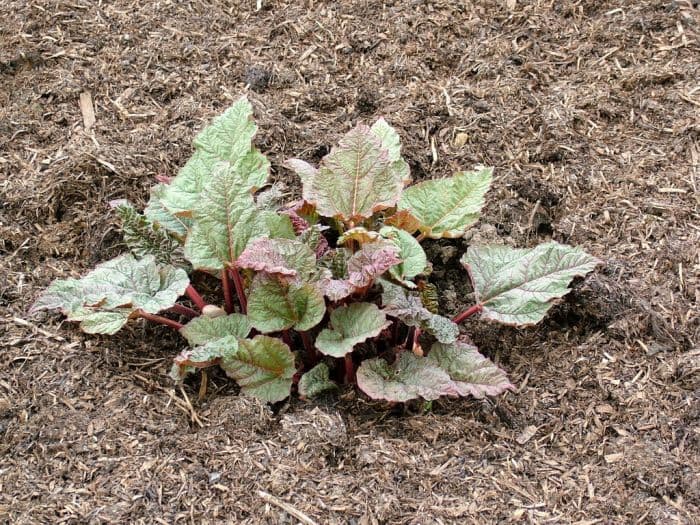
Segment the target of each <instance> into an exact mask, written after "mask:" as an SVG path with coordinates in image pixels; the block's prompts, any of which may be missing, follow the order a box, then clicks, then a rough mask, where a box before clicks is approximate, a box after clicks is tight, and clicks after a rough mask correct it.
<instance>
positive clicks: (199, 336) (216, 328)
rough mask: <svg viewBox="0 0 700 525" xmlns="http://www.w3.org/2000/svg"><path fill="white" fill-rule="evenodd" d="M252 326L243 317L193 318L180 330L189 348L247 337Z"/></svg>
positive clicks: (239, 315) (238, 315) (234, 315)
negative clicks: (229, 337) (224, 339)
mask: <svg viewBox="0 0 700 525" xmlns="http://www.w3.org/2000/svg"><path fill="white" fill-rule="evenodd" d="M251 328H252V326H251V324H250V321H249V320H248V318H247V317H246V316H245V315H241V314H235V313H234V314H230V315H226V316H222V317H205V316H200V317H195V318H194V319H192V320H191V321H190V322H189V323H187V324H186V325H185V326H183V327H182V328H181V329H180V333H181V334H182V335H183V337H184V338H185V339H187V342H188V343H189V344H190V345H191V346H199V345H203V344H206V343H209V342H212V341H216V340H218V339H222V338H224V337H228V336H234V337H240V338H244V337H248V334H249V333H250V330H251Z"/></svg>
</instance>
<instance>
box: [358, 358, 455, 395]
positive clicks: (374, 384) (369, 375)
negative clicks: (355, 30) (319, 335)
mask: <svg viewBox="0 0 700 525" xmlns="http://www.w3.org/2000/svg"><path fill="white" fill-rule="evenodd" d="M357 386H358V387H359V388H360V390H362V391H363V392H364V393H365V394H367V395H368V396H369V397H371V398H372V399H385V400H387V401H396V402H400V403H403V402H405V401H410V400H411V399H417V398H419V397H422V398H423V399H427V400H429V401H430V400H433V399H437V398H439V397H440V396H444V395H449V394H450V393H451V392H452V388H453V387H452V380H451V379H450V376H449V375H448V374H447V372H445V371H444V370H442V369H441V368H439V367H437V366H435V365H434V364H433V363H432V362H430V361H428V359H426V358H424V357H417V356H416V355H414V354H413V353H412V352H403V353H402V354H401V355H400V356H399V357H398V358H397V360H396V362H395V363H394V364H393V365H390V364H389V363H387V362H386V361H385V360H384V359H382V358H379V357H378V358H374V359H368V360H366V361H363V362H362V364H361V365H360V367H359V368H358V369H357Z"/></svg>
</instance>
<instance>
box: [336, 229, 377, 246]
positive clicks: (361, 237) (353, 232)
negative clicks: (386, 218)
mask: <svg viewBox="0 0 700 525" xmlns="http://www.w3.org/2000/svg"><path fill="white" fill-rule="evenodd" d="M380 238H381V236H380V235H379V233H377V232H375V231H372V230H368V229H367V228H363V227H362V226H357V227H355V228H350V229H349V230H347V231H346V232H345V233H343V234H342V235H341V236H340V237H338V242H337V244H339V245H343V244H345V243H346V242H347V241H357V243H358V244H360V245H362V244H365V243H368V242H375V241H376V240H378V239H380Z"/></svg>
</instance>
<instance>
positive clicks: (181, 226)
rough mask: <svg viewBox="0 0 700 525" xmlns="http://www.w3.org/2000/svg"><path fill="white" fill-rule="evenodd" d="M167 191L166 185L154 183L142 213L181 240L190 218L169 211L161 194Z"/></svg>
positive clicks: (190, 224) (189, 223)
mask: <svg viewBox="0 0 700 525" xmlns="http://www.w3.org/2000/svg"><path fill="white" fill-rule="evenodd" d="M166 191H167V185H165V184H156V185H155V186H153V187H152V188H151V198H150V199H149V201H148V204H147V205H146V209H145V210H143V214H144V215H145V216H146V217H147V218H148V219H149V220H150V221H151V222H153V223H155V224H160V226H161V227H162V228H165V229H166V230H167V231H168V232H170V233H171V234H172V235H174V236H175V237H176V238H177V239H178V240H180V241H183V240H184V239H185V236H186V235H187V231H188V230H189V229H190V227H191V226H192V220H191V219H188V218H186V217H178V216H176V215H173V214H172V213H170V211H169V210H168V209H167V208H166V207H165V205H164V204H163V195H164V193H165V192H166Z"/></svg>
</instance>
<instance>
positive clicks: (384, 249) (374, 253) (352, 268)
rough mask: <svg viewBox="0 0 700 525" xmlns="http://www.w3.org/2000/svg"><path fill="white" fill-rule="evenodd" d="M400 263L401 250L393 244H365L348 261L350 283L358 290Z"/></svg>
mask: <svg viewBox="0 0 700 525" xmlns="http://www.w3.org/2000/svg"><path fill="white" fill-rule="evenodd" d="M400 263H401V259H400V258H399V248H398V247H397V246H396V245H395V244H394V243H393V242H390V241H383V242H373V243H370V244H365V245H363V246H362V248H361V249H360V250H358V251H356V252H355V253H353V254H352V257H350V259H349V260H348V281H349V282H350V284H352V285H353V286H355V287H356V288H361V287H363V286H368V285H370V284H371V283H372V281H374V280H375V279H376V278H377V277H379V276H380V275H382V274H383V273H384V272H385V271H387V270H388V269H389V268H391V267H392V266H395V265H397V264H400Z"/></svg>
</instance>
